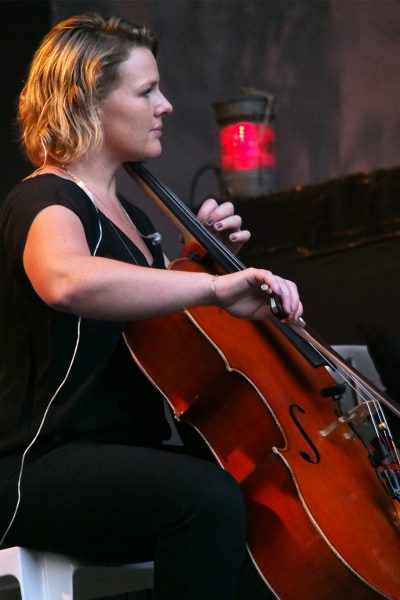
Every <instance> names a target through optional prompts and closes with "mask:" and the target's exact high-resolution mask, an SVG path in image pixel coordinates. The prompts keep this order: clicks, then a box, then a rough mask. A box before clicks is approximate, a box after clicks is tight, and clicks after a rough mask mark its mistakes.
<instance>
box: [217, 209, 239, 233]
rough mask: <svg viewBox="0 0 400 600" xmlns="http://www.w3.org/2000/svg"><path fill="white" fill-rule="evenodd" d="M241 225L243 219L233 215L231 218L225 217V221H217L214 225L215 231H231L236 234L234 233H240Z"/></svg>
mask: <svg viewBox="0 0 400 600" xmlns="http://www.w3.org/2000/svg"><path fill="white" fill-rule="evenodd" d="M214 213H215V211H214V212H213V214H214ZM241 225H242V219H241V217H239V215H232V216H230V217H224V218H223V219H220V220H219V221H216V222H215V223H214V229H215V230H216V231H218V232H222V231H226V230H229V229H230V230H231V231H232V232H234V231H239V230H240V227H241Z"/></svg>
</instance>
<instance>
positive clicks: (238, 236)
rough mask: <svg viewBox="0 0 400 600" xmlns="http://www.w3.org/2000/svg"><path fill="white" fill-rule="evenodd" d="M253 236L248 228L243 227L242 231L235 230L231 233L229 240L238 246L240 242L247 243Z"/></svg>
mask: <svg viewBox="0 0 400 600" xmlns="http://www.w3.org/2000/svg"><path fill="white" fill-rule="evenodd" d="M250 238H251V233H250V231H248V230H247V229H241V230H240V231H235V232H234V233H231V234H230V235H229V241H230V242H231V243H232V244H235V246H237V245H238V244H241V245H242V244H245V243H246V242H248V241H249V239H250Z"/></svg>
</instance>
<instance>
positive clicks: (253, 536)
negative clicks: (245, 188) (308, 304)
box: [124, 163, 400, 600]
mask: <svg viewBox="0 0 400 600" xmlns="http://www.w3.org/2000/svg"><path fill="white" fill-rule="evenodd" d="M125 168H126V170H127V171H128V173H129V174H130V175H131V176H132V177H133V178H134V179H135V181H136V182H137V183H138V184H139V185H140V186H141V187H142V188H143V189H144V190H145V191H146V192H147V193H148V194H149V195H150V196H151V197H152V198H153V199H154V200H155V201H156V202H157V203H159V202H160V201H161V203H162V205H164V206H166V207H167V210H168V211H169V213H171V214H172V218H173V219H174V220H175V221H176V220H177V221H178V222H179V223H180V224H181V225H182V226H183V227H184V229H185V230H186V231H189V233H190V234H191V236H192V237H193V238H194V239H195V240H197V244H196V246H195V252H194V251H193V246H192V251H191V252H190V251H188V252H187V253H186V256H184V257H183V258H179V259H177V260H175V261H174V262H173V263H172V264H171V265H170V267H169V268H171V269H176V270H188V271H199V272H201V271H205V270H206V271H208V272H210V262H209V261H208V260H207V257H209V256H210V255H211V257H212V259H213V260H212V264H213V267H212V268H213V269H214V270H215V263H217V264H218V265H219V268H220V269H221V272H233V271H235V270H241V269H243V268H245V267H244V265H243V264H242V263H241V262H240V261H239V260H238V258H237V257H236V256H235V255H233V254H232V253H231V252H230V251H229V250H228V249H227V248H226V247H225V246H224V245H223V244H222V243H221V242H220V241H219V240H217V239H216V238H215V237H214V236H212V235H211V234H210V233H209V232H208V231H207V230H206V229H205V228H203V227H202V225H201V224H200V223H199V222H198V221H197V219H196V218H195V216H194V215H193V213H192V212H191V211H190V210H189V209H188V207H187V206H186V205H185V204H184V203H183V202H182V201H181V200H179V198H177V196H176V195H175V194H174V193H173V192H171V190H169V189H168V188H167V187H166V186H165V185H164V184H161V183H160V182H158V181H157V180H156V179H155V178H154V177H153V175H152V174H151V173H149V171H148V170H147V169H146V168H145V167H144V166H143V165H142V164H140V163H127V164H126V165H125ZM199 248H200V249H201V250H200V252H199ZM211 272H213V271H211ZM266 292H267V294H268V290H266ZM267 294H266V301H268V302H270V304H271V309H272V312H273V313H275V315H276V316H273V317H272V318H271V319H269V320H267V321H247V320H242V319H238V318H235V317H233V316H231V315H229V314H228V313H227V312H225V311H223V310H222V309H220V308H219V307H216V306H210V307H196V308H191V309H189V310H188V309H185V310H183V311H181V312H178V313H174V314H172V315H169V316H167V317H158V318H154V319H150V320H145V321H135V322H132V323H130V324H129V325H128V326H127V328H126V330H125V332H124V338H125V341H126V344H127V346H128V348H129V350H130V352H131V355H132V358H133V359H134V360H135V362H136V363H137V365H138V366H139V367H140V368H141V370H142V371H143V373H144V374H145V375H146V376H147V378H148V379H149V380H150V381H151V382H152V383H153V385H154V386H155V387H156V388H157V389H158V390H159V391H160V392H161V394H162V395H163V396H164V398H165V399H166V400H167V402H168V404H169V405H170V407H171V409H172V412H173V415H174V417H175V419H176V420H178V421H184V422H186V423H189V424H190V425H191V426H192V427H193V428H194V429H195V430H197V432H198V433H199V434H200V436H201V437H202V438H203V440H204V441H205V442H206V444H207V446H208V447H209V449H210V450H211V452H212V454H213V455H214V457H215V460H216V461H217V462H218V463H219V464H220V466H221V467H222V468H224V469H226V470H227V471H228V472H229V473H230V474H231V475H232V476H233V477H234V478H235V479H236V481H237V482H238V483H239V485H240V487H241V489H242V493H243V496H244V499H245V503H246V507H247V515H248V548H249V553H250V556H251V558H252V560H253V562H254V564H255V566H256V568H257V570H258V572H259V573H260V575H261V577H262V578H263V580H264V582H265V584H266V585H267V586H268V588H269V589H270V590H271V591H272V593H273V594H274V595H275V597H276V598H279V599H281V600H297V599H298V598H299V593H300V590H301V597H302V598H307V599H310V600H336V598H337V597H338V596H340V595H342V596H343V597H344V598H351V599H352V600H379V599H380V598H387V599H391V600H400V568H399V566H400V458H399V451H398V449H397V448H396V445H395V443H394V440H393V436H392V434H391V432H390V428H389V426H388V424H387V421H386V418H385V413H384V411H383V410H382V405H384V406H386V407H387V408H388V409H389V410H391V411H393V412H394V413H395V414H396V415H397V416H400V407H399V406H398V405H397V403H396V402H394V401H393V400H392V399H390V398H389V397H388V396H386V395H385V394H384V393H383V392H381V391H380V390H378V389H376V388H375V387H374V386H373V385H372V384H371V383H369V382H368V381H367V380H366V379H365V378H363V377H362V376H361V375H360V373H358V372H357V371H356V370H355V369H353V368H352V367H350V366H349V365H348V364H347V363H346V362H345V361H344V360H343V359H342V358H341V357H340V356H339V355H338V354H337V353H335V351H334V350H333V349H332V348H330V347H329V346H328V345H327V344H326V343H325V342H324V341H323V340H322V339H320V338H319V337H318V336H317V334H315V333H314V332H312V331H311V330H310V329H309V328H308V326H307V325H306V324H305V323H304V322H302V323H300V324H298V325H296V324H294V323H289V322H286V321H285V319H284V317H285V315H284V314H283V312H282V308H281V306H280V302H279V298H278V297H276V296H274V295H267ZM177 332H179V335H177ZM154 339H156V340H157V342H158V344H159V345H160V346H161V347H162V348H163V349H164V352H163V355H162V356H160V355H159V354H158V353H154V346H153V340H154ZM343 382H344V384H345V385H347V386H351V387H352V388H356V389H357V394H358V396H359V398H360V402H359V403H358V404H356V405H355V406H353V407H347V406H345V405H344V403H343V401H342V394H343V391H344V385H343Z"/></svg>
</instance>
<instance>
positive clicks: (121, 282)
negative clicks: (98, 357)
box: [23, 205, 301, 321]
mask: <svg viewBox="0 0 400 600" xmlns="http://www.w3.org/2000/svg"><path fill="white" fill-rule="evenodd" d="M23 261H24V268H25V271H26V273H27V276H28V278H29V280H30V281H31V284H32V286H33V288H34V289H35V291H36V293H37V294H38V295H39V296H40V297H41V299H42V300H43V301H44V302H46V303H47V304H49V305H50V306H52V307H53V308H55V309H57V310H61V311H65V312H71V313H74V314H79V315H82V316H85V317H89V318H97V319H110V320H122V321H123V320H134V319H143V318H150V317H153V316H158V315H162V314H168V313H171V312H174V311H176V310H181V309H182V308H184V307H191V306H201V305H210V304H218V305H220V306H222V307H223V308H226V309H227V310H229V312H231V313H232V314H236V315H237V316H241V317H247V318H266V317H268V316H270V311H269V308H268V306H267V303H266V302H265V297H264V296H263V294H262V292H261V290H260V284H261V283H267V284H268V285H269V286H270V287H271V288H272V290H273V291H274V292H275V293H277V294H280V295H282V298H283V303H284V307H285V305H286V309H287V308H290V310H287V312H288V313H289V314H291V315H293V317H295V316H296V315H297V314H298V312H299V311H301V303H300V301H299V300H298V295H297V290H296V289H295V286H294V284H291V282H286V281H285V280H283V279H281V278H279V277H277V276H275V275H273V274H272V273H270V272H269V271H264V270H262V269H246V270H245V271H242V272H240V273H234V274H230V275H225V276H221V277H219V278H218V281H217V282H216V285H215V286H214V285H213V286H212V285H210V284H211V282H212V281H213V280H214V278H213V277H212V276H211V275H208V274H206V273H183V272H179V271H163V270H160V269H152V268H147V267H140V266H135V265H130V264H127V263H123V262H120V261H116V260H112V259H108V258H101V257H93V256H91V254H90V250H89V248H88V245H87V242H86V237H85V233H84V230H83V226H82V224H81V222H80V220H79V219H78V217H77V216H76V215H75V214H74V213H73V212H72V211H70V210H68V209H67V208H64V207H62V206H56V205H55V206H50V207H48V208H45V209H44V210H42V211H41V212H40V213H39V214H38V215H37V216H36V218H35V219H34V221H33V223H32V225H31V227H30V230H29V233H28V238H27V241H26V245H25V250H24V256H23ZM213 288H214V290H213Z"/></svg>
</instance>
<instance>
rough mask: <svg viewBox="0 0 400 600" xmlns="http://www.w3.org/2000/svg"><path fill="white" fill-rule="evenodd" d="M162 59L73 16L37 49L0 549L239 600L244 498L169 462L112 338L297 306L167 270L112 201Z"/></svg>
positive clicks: (213, 469)
mask: <svg viewBox="0 0 400 600" xmlns="http://www.w3.org/2000/svg"><path fill="white" fill-rule="evenodd" d="M156 50H157V44H156V41H155V39H154V37H153V35H152V34H151V32H149V31H148V30H147V29H146V28H145V27H141V26H135V25H132V24H130V23H128V22H126V21H123V20H122V19H119V18H110V19H107V20H105V19H103V18H102V17H100V16H99V15H83V16H79V17H74V18H72V19H69V20H67V21H65V22H63V23H60V24H59V25H58V26H56V27H55V28H54V29H53V30H52V31H51V32H50V33H49V34H48V35H47V36H46V37H45V39H44V40H43V42H42V45H41V46H40V48H39V49H38V51H37V53H36V55H35V57H34V60H33V63H32V65H31V70H30V73H29V77H28V80H27V83H26V85H25V87H24V89H23V92H22V94H21V99H20V114H19V118H20V123H21V128H22V132H23V140H24V145H25V149H26V152H27V155H28V157H29V158H30V160H31V161H32V162H33V163H34V164H35V165H37V166H39V168H38V170H36V171H35V172H34V173H33V174H32V175H31V176H30V177H29V178H27V179H26V180H24V181H23V182H21V183H20V184H18V185H17V186H16V187H15V188H14V190H12V192H11V193H10V194H9V196H8V198H7V199H6V201H5V202H4V205H3V207H2V213H1V220H0V240H1V242H0V249H1V250H0V265H1V281H2V293H1V300H0V302H1V305H0V319H1V321H0V323H1V325H0V327H1V330H0V381H1V385H0V429H1V431H0V526H1V530H2V533H1V535H2V540H1V543H2V545H4V546H7V545H8V546H10V545H23V546H27V547H32V548H38V549H44V550H50V551H54V552H61V553H65V554H71V555H74V556H75V557H77V558H82V559H90V560H95V561H102V562H132V561H138V560H147V559H154V560H155V588H154V597H155V598H156V599H162V600H165V599H171V600H172V599H173V600H180V599H184V598H185V599H189V600H197V599H199V600H200V599H202V600H204V599H205V598H207V599H208V600H212V599H214V598H215V599H218V600H224V599H226V600H228V599H229V600H232V599H233V598H235V597H236V594H237V589H238V586H239V579H240V571H241V565H242V562H243V556H244V550H245V516H244V508H243V501H242V498H241V495H240V491H239V488H238V486H237V485H236V483H235V482H234V481H233V479H232V478H231V477H230V476H229V475H228V474H227V473H225V472H224V471H223V470H222V469H220V468H219V467H217V466H216V465H214V464H213V463H212V462H210V461H207V460H203V459H200V458H197V457H193V456H190V455H189V454H190V452H191V449H190V447H189V448H188V449H187V452H188V454H187V455H186V454H182V453H178V452H174V451H171V450H170V451H167V450H166V449H165V448H163V447H162V441H163V440H164V439H165V438H166V437H168V426H167V424H166V422H165V417H164V411H163V404H162V401H161V399H160V397H159V395H158V394H157V393H156V392H155V390H154V389H153V387H152V386H151V385H150V384H149V383H148V382H147V380H146V379H145V378H144V376H143V375H142V374H141V372H140V371H139V369H137V368H135V367H134V364H133V362H132V361H131V359H130V358H129V356H128V353H127V350H126V348H125V346H124V344H123V341H122V338H121V333H122V332H123V330H124V327H125V324H126V322H127V321H132V320H135V319H147V318H151V317H155V316H159V315H166V314H169V313H171V312H174V311H177V310H181V309H182V308H183V307H191V306H198V305H213V304H214V305H219V306H221V307H222V308H224V309H225V310H227V311H229V312H230V313H231V314H233V315H236V316H239V317H245V318H267V317H268V316H270V310H269V308H268V305H267V303H266V302H265V297H264V295H263V294H264V292H262V290H261V285H262V284H267V285H268V286H269V287H270V288H271V289H272V291H273V292H274V293H275V294H278V295H279V296H280V297H281V300H282V304H283V308H284V310H285V311H286V313H287V314H288V316H289V318H292V319H294V320H297V319H298V318H299V317H300V315H301V312H302V306H301V303H300V300H299V297H298V294H297V289H296V286H295V285H294V284H293V283H291V282H288V281H285V280H283V279H281V278H280V277H277V276H275V275H273V274H272V273H270V272H269V271H265V270H261V269H247V270H244V271H242V272H240V273H234V274H229V275H223V276H220V277H218V278H216V277H213V276H211V275H209V274H206V273H194V272H193V273H181V272H177V271H168V270H166V269H165V262H164V257H163V254H162V251H161V247H160V245H159V244H155V245H153V244H152V242H155V241H156V240H155V239H154V236H153V235H152V234H153V233H154V228H153V226H152V224H151V223H150V221H149V220H148V219H147V217H146V216H145V215H144V214H143V213H142V212H141V211H139V210H138V209H136V208H134V207H133V206H131V205H130V204H127V203H126V202H125V201H124V200H123V199H122V198H120V197H119V195H118V194H117V191H116V182H115V175H116V172H117V170H118V168H119V167H120V166H121V164H122V163H124V162H125V161H144V160H148V159H151V158H153V157H156V156H158V155H159V154H160V152H161V136H162V124H163V117H164V116H165V115H167V114H168V113H169V112H171V110H172V107H171V104H170V103H169V102H168V101H167V99H166V98H165V97H164V96H163V94H162V93H161V91H160V88H159V74H158V70H157V64H156V60H155V56H156ZM198 217H199V219H200V220H201V221H203V222H204V223H205V224H206V226H207V227H209V228H210V230H211V231H213V232H215V233H216V234H218V235H220V236H221V237H222V239H224V240H225V241H226V242H227V243H229V244H230V245H231V247H232V248H233V249H234V250H238V249H239V248H240V246H241V245H242V244H243V243H244V242H245V241H246V240H247V239H248V238H249V233H248V232H247V231H243V230H242V229H241V221H240V218H239V217H238V216H237V215H234V214H233V209H232V206H231V205H230V204H229V203H224V204H222V205H220V206H218V205H217V203H216V202H215V201H214V200H208V201H206V202H205V203H204V204H203V206H202V207H201V209H200V211H199V215H198ZM155 344H156V341H155ZM155 350H157V351H161V352H162V348H161V349H157V348H155Z"/></svg>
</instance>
